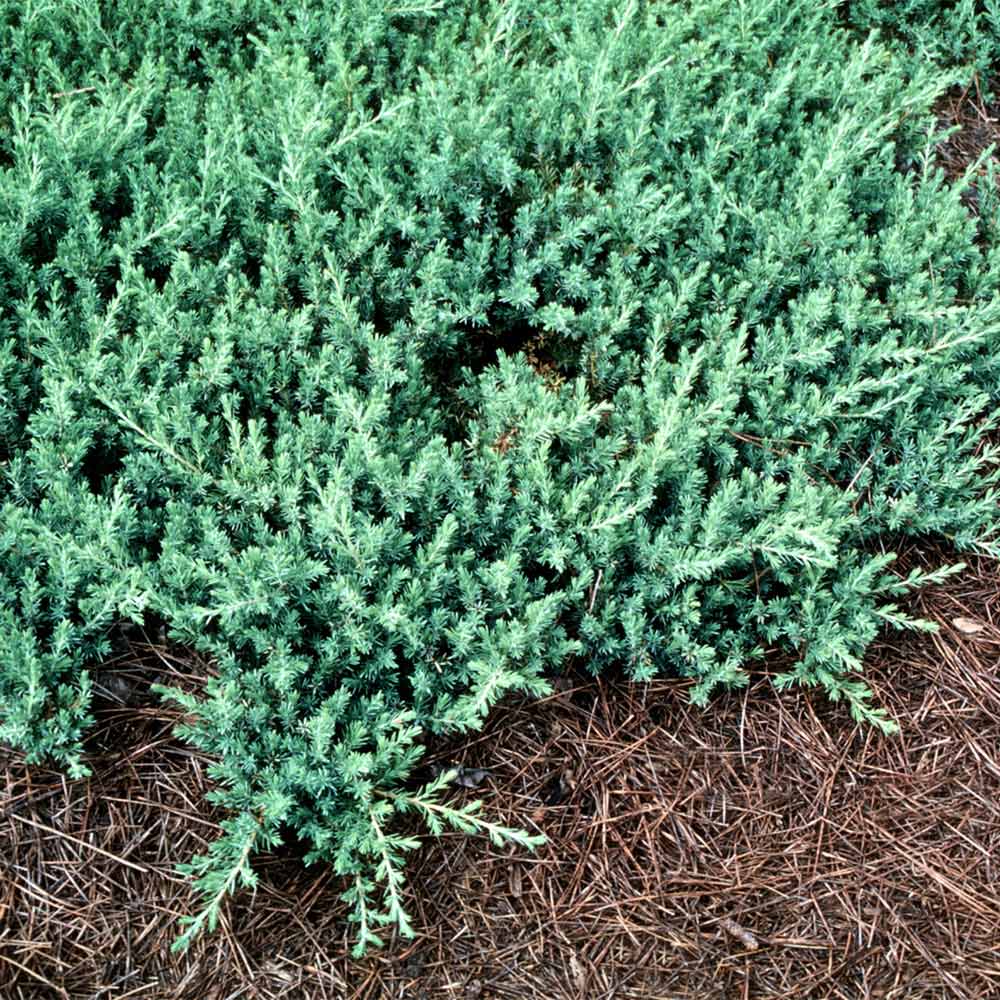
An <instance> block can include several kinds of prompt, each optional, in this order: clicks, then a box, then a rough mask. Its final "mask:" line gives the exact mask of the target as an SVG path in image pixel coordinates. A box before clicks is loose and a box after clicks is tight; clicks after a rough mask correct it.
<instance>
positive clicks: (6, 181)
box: [0, 0, 1000, 947]
mask: <svg viewBox="0 0 1000 1000" xmlns="http://www.w3.org/2000/svg"><path fill="white" fill-rule="evenodd" d="M853 6H855V7H857V8H858V10H855V11H853V13H852V11H851V10H846V9H844V7H845V5H841V4H837V3H832V2H830V3H816V2H815V0H809V2H799V0H786V2H783V3H776V2H774V0H766V2H765V0H746V2H740V3H732V2H731V0H692V2H685V3H657V4H645V3H639V2H637V0H624V2H617V3H609V2H605V0H592V2H588V3H585V4H582V5H577V4H569V3H560V2H552V0H550V2H541V3H537V2H536V3H532V4H530V5H529V4H521V3H519V2H518V0H508V2H505V3H496V2H492V0H484V2H481V3H475V2H468V0H465V2H461V3H455V4H451V5H445V4H443V3H424V4H421V3H420V2H417V3H415V4H413V5H410V6H407V5H406V3H405V0H404V3H403V4H402V5H400V6H395V7H389V6H383V5H382V4H381V3H378V2H370V0H364V2H357V3H351V4H331V3H318V2H315V3H308V2H301V3H299V4H297V5H285V4H278V3H275V2H273V0H246V2H231V0H226V2H222V0H219V2H210V0H205V2H196V0H158V2H157V3H155V4H154V3H149V2H147V0H119V2H108V3H104V4H99V5H98V4H96V3H88V2H86V0H76V2H73V3H59V4H35V3H28V2H20V3H11V4H7V5H6V6H5V7H4V13H3V21H2V26H0V53H2V54H0V89H2V98H3V103H2V104H0V107H3V108H4V109H5V110H4V111H3V112H2V116H0V468H2V472H3V476H2V479H0V502H2V508H0V649H2V651H3V652H2V657H3V658H2V660H0V709H2V713H3V714H2V720H3V721H2V725H0V738H2V739H4V740H6V741H8V742H10V743H13V744H15V745H18V746H20V747H23V748H25V749H26V750H28V751H29V753H30V754H31V755H32V758H33V759H41V758H43V757H55V758H56V759H59V760H61V761H63V762H64V763H65V764H66V765H67V766H68V767H69V768H70V770H71V771H73V772H79V771H80V770H81V768H82V763H81V761H80V750H81V739H82V738H83V735H84V733H85V730H86V727H87V725H88V721H89V704H90V681H89V675H88V672H87V669H88V667H92V666H93V665H94V664H95V663H97V662H98V661H100V660H101V659H102V658H103V657H105V656H106V655H107V653H108V651H109V633H110V629H111V627H112V626H113V625H114V624H115V623H116V622H120V621H121V620H122V619H123V618H124V619H132V620H135V621H143V620H152V619H154V618H155V619H157V620H160V621H163V622H165V623H166V624H167V626H168V628H169V630H170V634H171V636H172V637H173V638H175V639H177V640H180V641H184V642H186V643H189V644H190V645H192V646H194V647H196V648H198V649H199V650H201V651H202V652H204V653H206V654H209V655H210V656H211V657H212V658H213V659H214V661H215V663H216V665H217V676H216V677H214V678H213V680H212V681H211V682H210V684H209V685H208V687H207V688H206V690H205V691H204V692H202V693H200V694H198V695H194V694H191V693H190V692H184V691H181V690H168V691H165V694H167V695H168V696H169V697H171V698H173V699H174V700H176V701H178V702H179V703H180V704H182V705H183V706H184V707H185V708H186V709H187V710H188V712H189V721H188V723H187V724H186V725H185V726H184V727H183V728H182V733H183V735H184V736H185V737H186V738H187V739H189V740H190V741H191V742H192V743H193V744H195V745H197V746H198V747H200V748H201V749H202V750H205V751H208V752H210V753H211V754H213V755H216V756H217V758H218V764H217V765H216V766H215V768H214V771H213V777H214V778H215V779H216V780H217V782H218V791H217V797H218V801H219V802H220V803H222V804H223V805H225V806H226V807H228V808H229V809H231V810H232V814H231V815H232V818H231V819H230V820H229V821H227V823H226V825H225V834H224V836H223V837H222V838H221V839H220V840H218V841H217V842H216V843H215V844H214V845H213V846H212V848H211V850H210V852H209V853H208V854H207V855H205V856H204V857H199V858H196V859H195V860H194V861H193V862H192V863H191V864H190V865H189V866H188V868H187V870H188V871H190V872H191V873H193V874H196V875H198V877H199V879H200V884H201V886H202V888H203V889H204V891H205V894H206V907H205V909H204V910H203V911H202V912H201V913H200V914H199V915H198V916H197V917H195V918H193V919H192V920H191V921H190V922H189V926H188V931H187V936H188V937H190V935H191V934H193V933H194V932H196V931H197V930H198V929H199V928H200V927H201V926H202V925H203V924H204V923H206V922H207V923H208V924H209V925H211V924H212V923H213V922H214V920H215V918H216V914H217V910H218V904H219V901H220V900H221V899H222V897H223V896H224V894H225V893H226V892H228V891H229V890H231V889H232V888H234V887H236V886H237V885H240V884H249V883H252V881H253V877H254V876H253V873H252V870H251V868H250V860H251V858H252V856H253V854H254V852H255V851H257V850H259V849H262V848H264V847H267V846H273V845H274V844H276V843H277V842H278V841H279V840H281V839H282V838H287V837H289V836H291V835H295V836H297V837H299V838H301V839H302V840H304V841H305V842H306V843H307V844H308V845H309V854H308V857H309V859H310V860H320V859H322V860H326V861H329V862H331V863H332V864H333V865H334V867H335V869H336V871H337V872H338V873H339V874H341V875H343V876H345V878H346V879H347V880H348V884H349V886H350V888H349V889H348V893H347V895H348V899H349V902H350V903H351V905H352V907H353V916H354V919H355V920H356V921H358V940H359V944H360V946H361V947H364V946H365V945H366V944H368V943H371V942H374V941H376V940H377V937H378V935H377V931H378V927H379V925H381V924H384V923H395V924H397V925H398V926H400V927H401V928H402V929H403V930H404V931H406V930H408V929H409V925H408V921H407V918H406V915H405V913H404V911H403V909H402V904H401V898H402V897H401V885H402V859H403V855H404V853H405V852H406V850H408V849H409V848H410V847H412V846H413V843H414V841H413V840H412V839H411V838H409V837H403V836H400V835H397V834H395V833H394V832H393V827H392V820H393V816H394V814H396V813H399V812H413V811H416V812H418V813H420V814H422V815H423V816H424V818H425V819H426V820H427V822H428V824H429V825H430V827H431V829H432V830H435V831H436V830H439V829H441V827H442V824H445V823H450V824H452V825H456V826H458V827H459V828H460V829H465V830H470V831H471V830H485V831H486V832H488V833H490V834H491V835H492V836H493V837H494V838H496V839H498V840H504V839H509V838H514V839H515V840H518V841H519V842H521V843H525V844H529V843H531V842H532V839H531V838H529V837H528V836H527V835H526V834H522V833H519V832H518V831H515V830H507V829H504V828H501V827H495V826H491V825H490V824H488V823H486V822H485V821H484V820H483V819H481V818H480V817H478V816H477V815H476V813H475V810H474V808H472V807H463V808H461V809H458V808H451V807H448V806H447V805H445V804H443V803H442V802H441V801H440V800H439V797H438V793H439V792H440V791H441V789H442V787H443V783H444V781H445V778H446V776H442V778H441V779H439V780H438V781H436V782H434V783H433V784H432V785H431V786H429V787H424V788H422V789H421V788H419V787H417V786H416V785H415V784H414V783H413V782H412V780H409V781H408V779H411V778H412V775H413V771H414V768H415V765H416V763H417V761H418V760H419V757H420V753H421V739H422V736H423V734H424V733H426V732H434V733H441V732H448V731H461V730H463V729H468V728H473V727H476V726H478V725H479V724H480V722H481V720H482V718H483V716H484V714H485V713H486V712H487V711H488V709H489V708H490V706H491V705H493V704H494V703H495V702H496V701H497V699H498V698H499V697H500V696H501V695H502V694H504V693H505V692H507V691H510V690H513V689H520V690H525V691H528V692H543V691H545V690H547V678H548V677H551V676H552V675H553V674H554V673H556V672H557V671H558V670H559V669H561V668H562V667H564V666H565V665H566V664H567V662H568V661H570V660H571V659H576V660H577V661H579V662H582V663H584V664H586V666H587V667H588V668H590V669H593V670H594V671H599V670H604V669H616V670H621V671H624V672H625V673H626V674H627V675H628V676H630V677H633V678H640V679H642V678H648V677H651V676H653V675H654V674H655V673H657V672H672V673H679V674H682V675H685V676H690V677H693V678H695V679H696V683H695V684H694V686H693V688H692V690H693V697H694V698H695V700H696V701H698V702H699V703H701V702H704V701H705V700H706V699H707V698H708V696H709V695H710V693H711V692H712V691H713V690H714V689H716V688H718V687H719V686H722V685H739V684H743V683H745V682H746V680H747V678H748V671H749V670H750V669H751V668H752V666H753V664H754V662H755V661H756V660H758V659H759V658H761V657H762V656H764V655H765V654H766V653H767V652H769V651H775V650H780V651H783V652H784V653H787V654H792V655H793V656H794V664H795V665H794V667H792V668H791V669H790V670H789V671H788V672H787V673H785V674H784V675H782V677H781V678H779V683H781V684H785V683H795V682H799V683H806V684H815V685H820V686H822V687H823V688H825V689H826V690H827V691H828V692H829V694H830V695H831V696H832V697H834V698H846V699H848V700H849V702H850V704H851V706H852V709H853V712H854V714H855V717H856V718H858V719H865V720H870V721H871V722H873V723H875V724H878V725H880V726H883V727H889V726H891V720H889V719H888V718H887V717H886V716H885V715H884V714H883V713H882V712H881V711H879V709H878V708H877V707H873V706H872V704H871V700H870V696H869V692H868V689H867V687H866V685H865V683H864V679H863V677H862V676H860V670H861V659H862V655H863V653H864V651H865V649H866V647H867V646H868V644H869V643H870V642H871V641H872V639H873V638H874V637H875V635H876V634H877V633H878V631H879V629H880V628H882V627H883V626H884V624H885V623H886V622H889V623H891V624H894V625H903V626H907V625H909V626H915V627H921V623H920V622H917V621H913V620H911V619H909V618H908V617H907V616H906V615H905V614H904V613H903V612H902V611H900V610H898V608H897V607H896V604H895V603H894V601H895V600H896V599H897V598H898V596H899V595H900V594H902V593H904V592H905V591H906V590H908V589H910V588H912V587H914V586H916V585H919V584H920V583H922V582H925V581H926V580H927V579H928V578H934V577H935V576H936V575H937V576H939V575H940V574H934V573H931V574H927V573H920V572H914V573H912V574H909V575H907V576H905V577H904V576H901V575H899V574H897V573H894V572H892V568H891V563H892V556H891V553H890V552H888V549H889V548H890V547H891V544H890V542H891V540H892V539H898V538H900V537H901V536H911V537H931V536H934V537H944V538H946V539H947V540H948V541H949V543H950V544H951V545H952V546H953V547H954V548H955V549H957V550H960V551H961V550H972V549H978V550H981V551H986V552H989V553H995V552H997V551H998V543H997V542H996V540H995V532H996V529H997V518H996V513H995V508H996V497H995V484H996V480H997V472H996V467H995V459H996V450H995V448H994V447H993V446H992V445H989V444H988V443H987V440H986V437H985V435H986V434H987V432H988V430H989V429H990V428H991V427H992V425H993V423H994V419H995V405H996V400H997V396H998V387H1000V381H998V378H1000V350H998V347H1000V296H998V287H1000V256H998V252H997V249H996V235H997V222H996V195H995V183H994V178H993V176H992V173H991V172H990V171H987V177H986V179H985V181H980V182H979V184H980V192H979V199H978V201H979V206H980V210H981V214H980V215H979V216H978V217H973V216H971V215H970V214H969V212H968V210H967V208H966V207H965V205H964V204H963V201H962V197H961V195H962V188H963V186H964V185H965V184H967V183H971V182H972V180H973V177H974V175H976V176H978V170H977V169H976V167H974V168H972V169H970V172H969V176H968V178H967V180H963V181H960V182H959V183H956V184H950V183H948V182H946V181H945V179H944V177H943V175H942V174H941V173H940V172H939V171H937V170H936V169H935V167H934V161H933V148H934V144H935V141H936V139H937V138H939V137H936V136H935V135H934V134H933V130H932V127H931V126H932V122H933V116H932V115H931V114H930V113H929V109H930V106H931V103H932V101H933V100H934V98H935V97H936V96H937V95H938V94H940V93H941V92H942V91H943V90H944V89H946V88H947V87H948V86H949V85H950V84H952V83H954V82H956V81H957V80H961V79H964V78H966V77H967V76H968V73H969V72H970V69H969V67H968V66H966V67H965V68H962V67H961V66H957V65H955V66H952V64H951V62H949V60H955V59H958V58H960V57H962V58H967V60H968V61H969V62H970V64H972V63H974V62H976V61H977V60H978V61H981V60H982V59H984V58H986V56H985V55H984V53H988V52H991V51H992V49H991V48H990V46H989V40H990V39H991V38H993V37H995V33H994V32H993V31H992V26H993V25H994V24H995V23H996V17H995V16H994V14H993V13H992V6H991V5H986V7H985V8H984V10H983V11H981V12H980V11H979V9H978V7H974V6H973V5H972V4H958V5H955V4H936V5H935V4H920V5H917V6H919V7H920V8H921V10H922V11H924V9H925V8H926V9H927V11H928V12H927V17H926V20H925V21H924V22H921V23H923V24H924V29H923V33H922V34H921V35H920V37H921V38H924V37H927V33H928V32H932V33H933V31H934V30H936V28H935V26H936V25H939V24H944V23H948V24H952V20H950V19H952V18H954V17H958V16H959V14H960V15H961V17H962V18H964V19H965V20H964V21H963V22H962V24H963V25H964V27H962V28H961V30H958V29H956V30H955V31H954V32H952V35H951V36H949V37H953V41H954V44H953V45H952V48H953V49H955V48H956V47H957V50H958V51H945V49H942V50H941V51H938V50H934V52H933V53H932V54H933V55H934V58H931V57H930V56H928V57H927V58H921V59H915V58H914V57H913V52H914V50H913V48H912V47H910V48H907V45H906V38H902V39H901V38H900V37H893V33H892V32H891V31H890V32H889V33H888V35H887V36H886V38H885V40H884V41H882V40H879V38H877V37H876V36H866V35H865V34H864V30H865V29H867V28H868V27H871V24H866V23H865V17H866V15H865V12H864V9H862V7H863V5H853ZM953 8H954V10H953ZM955 11H958V12H959V13H955ZM876 26H880V27H886V26H885V25H876ZM911 26H912V24H911ZM890 27H891V26H890ZM970 38H971V39H974V40H975V42H976V44H975V46H972V45H971V42H968V39H970ZM963 39H965V40H966V41H962V40H963ZM945 48H947V47H945ZM945 571H946V570H943V571H942V572H945ZM185 939H186V938H185Z"/></svg>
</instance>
